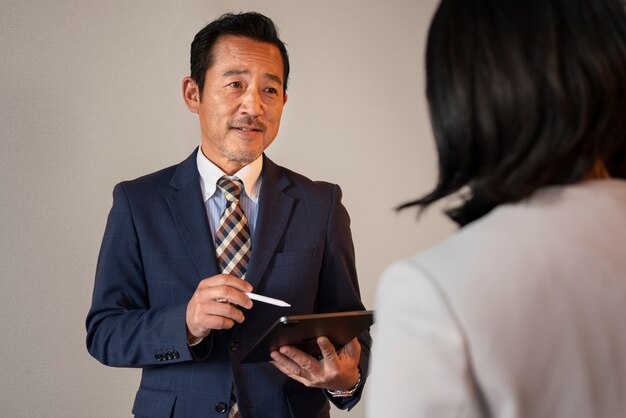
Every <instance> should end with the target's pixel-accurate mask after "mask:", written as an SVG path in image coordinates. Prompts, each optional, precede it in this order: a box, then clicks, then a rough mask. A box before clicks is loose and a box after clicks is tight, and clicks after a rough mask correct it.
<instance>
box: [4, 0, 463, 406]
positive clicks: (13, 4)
mask: <svg viewBox="0 0 626 418" xmlns="http://www.w3.org/2000/svg"><path fill="white" fill-rule="evenodd" d="M435 3H436V1H435V0H419V1H415V0H387V1H373V0H372V1H364V0H317V1H294V0H271V1H270V0H268V1H247V2H246V1H225V0H223V1H199V0H195V1H186V2H182V1H167V0H161V1H154V0H153V1H145V0H141V1H121V0H111V1H93V0H57V1H11V0H2V3H1V7H0V92H1V95H0V106H1V110H0V150H1V152H0V170H1V178H0V195H1V196H2V199H1V201H0V225H1V233H2V238H1V242H0V257H1V258H0V277H1V283H2V287H1V291H0V327H1V328H0V358H2V362H1V364H2V366H1V369H0V370H1V371H0V373H1V374H2V378H1V380H0V416H2V417H64V418H68V417H92V418H94V417H95V418H97V417H102V418H110V417H125V416H130V409H131V405H132V401H133V398H134V394H135V391H136V388H137V384H138V381H139V371H137V370H127V369H113V368H108V367H105V366H102V365H100V364H99V363H98V362H97V361H96V360H94V359H92V358H91V357H89V355H88V354H87V352H86V349H85V343H84V339H85V331H84V317H85V314H86V312H87V310H88V308H89V303H90V297H91V290H92V284H93V275H94V269H95V264H96V258H97V254H98V249H99V245H100V240H101V238H102V233H103V229H104V225H105V220H106V215H107V213H108V211H109V208H110V206H111V191H112V188H113V186H114V184H115V183H117V182H119V181H121V180H123V179H130V178H134V177H137V176H139V175H142V174H145V173H148V172H151V171H154V170H157V169H159V168H162V167H164V166H167V165H171V164H174V163H177V162H179V161H180V160H182V159H183V158H184V157H186V156H187V155H188V154H189V153H190V152H191V150H192V149H193V148H194V147H195V146H196V145H197V144H199V142H200V135H199V129H198V124H197V120H196V117H195V115H192V114H191V113H189V112H188V110H187V108H186V107H185V105H184V104H183V101H182V98H181V87H180V86H181V79H182V77H183V76H185V75H187V73H188V68H187V63H188V49H189V44H190V42H191V39H192V38H193V35H194V34H195V33H196V31H197V30H199V29H200V28H201V27H202V26H203V25H204V24H205V23H207V22H208V21H209V20H211V19H212V18H214V17H217V16H218V15H220V14H221V13H223V12H226V11H240V10H250V9H256V10H259V11H261V12H263V13H266V14H267V15H269V16H271V17H272V18H273V19H274V20H275V22H276V23H277V25H278V26H279V28H280V31H281V35H282V38H283V39H284V40H285V41H286V42H287V44H288V48H289V51H290V55H291V60H292V61H291V62H292V79H291V84H290V88H289V102H288V103H287V106H286V108H285V112H284V114H283V123H282V128H281V131H280V133H279V136H278V138H277V139H276V141H275V142H274V144H273V145H272V146H271V147H270V149H269V151H268V154H269V156H270V157H271V158H273V159H274V160H275V161H276V162H278V163H280V164H282V165H285V166H288V167H290V168H292V169H295V170H296V171H299V172H301V173H303V174H305V175H307V176H309V177H311V178H314V179H320V180H328V181H332V182H335V183H338V184H340V185H341V186H342V188H343V190H344V203H345V205H346V206H347V208H348V210H349V212H350V214H351V216H352V227H353V234H354V239H355V245H356V251H357V263H358V266H357V267H358V270H359V274H360V281H361V286H362V293H363V297H364V301H365V304H366V306H367V307H368V308H373V307H374V292H375V287H376V283H377V280H378V277H379V275H380V273H381V272H382V270H383V269H384V267H385V266H386V265H387V264H389V263H390V262H391V261H392V260H394V259H396V258H400V257H406V256H408V255H411V254H413V253H415V252H416V251H418V250H420V249H422V248H424V247H426V246H428V245H431V244H432V243H434V242H436V241H437V240H439V239H441V238H442V237H443V236H445V235H447V234H448V233H449V232H450V231H451V230H452V226H451V225H450V223H448V222H447V221H446V220H444V218H443V217H442V216H441V215H440V214H439V213H438V212H437V211H430V212H428V213H427V214H426V215H425V216H423V217H422V218H420V222H419V223H417V222H416V215H415V212H413V211H409V212H406V213H401V214H396V213H394V212H393V210H392V208H393V207H394V206H395V205H397V204H398V203H400V202H403V201H405V200H407V199H410V198H413V197H416V196H417V195H419V194H421V193H423V192H425V191H427V190H428V189H429V188H430V187H431V186H432V185H433V184H434V181H435V178H436V162H435V161H436V160H435V154H434V146H433V143H432V135H431V132H430V128H429V125H428V120H427V111H426V107H425V100H424V97H423V96H424V95H423V91H424V85H423V78H424V74H423V69H422V56H423V48H424V42H425V36H426V31H427V27H428V22H429V20H430V18H431V15H432V12H433V10H434V7H435ZM374 331H375V330H374ZM390 383H391V384H393V382H390ZM343 415H344V414H343V413H341V412H337V411H335V412H333V416H335V417H339V416H343ZM349 416H352V417H363V416H364V411H363V406H362V405H360V406H358V407H357V408H356V409H355V410H353V412H351V413H350V414H349Z"/></svg>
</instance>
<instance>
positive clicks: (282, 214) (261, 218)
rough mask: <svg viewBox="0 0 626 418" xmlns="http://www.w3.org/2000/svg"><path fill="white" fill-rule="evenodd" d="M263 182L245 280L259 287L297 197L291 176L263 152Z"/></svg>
mask: <svg viewBox="0 0 626 418" xmlns="http://www.w3.org/2000/svg"><path fill="white" fill-rule="evenodd" d="M261 175H262V176H263V184H262V186H261V191H260V193H259V213H258V216H257V220H256V229H255V232H254V237H253V238H252V257H251V258H250V264H249V265H248V271H247V273H246V280H248V281H249V282H250V284H252V286H254V288H257V287H258V285H259V283H260V282H261V281H262V279H263V276H264V275H265V272H266V270H267V266H268V265H269V262H270V260H271V259H272V256H273V255H274V253H275V252H276V247H278V244H279V242H280V239H281V238H282V236H283V233H284V231H285V228H286V226H287V223H288V221H289V218H290V216H291V209H292V206H293V202H294V198H293V197H292V196H291V195H289V193H288V188H289V187H290V186H291V184H292V183H291V180H290V179H289V177H287V175H286V174H285V171H284V170H283V169H281V168H280V167H279V166H277V165H276V164H274V162H272V160H270V159H269V158H267V156H265V155H263V172H262V173H261Z"/></svg>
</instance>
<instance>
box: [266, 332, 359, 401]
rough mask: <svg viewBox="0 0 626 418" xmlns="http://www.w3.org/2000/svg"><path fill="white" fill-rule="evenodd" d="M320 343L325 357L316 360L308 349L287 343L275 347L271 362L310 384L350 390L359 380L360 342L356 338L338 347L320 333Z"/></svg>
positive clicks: (318, 386)
mask: <svg viewBox="0 0 626 418" xmlns="http://www.w3.org/2000/svg"><path fill="white" fill-rule="evenodd" d="M317 345H318V346H319V348H320V351H321V352H322V356H323V358H322V359H320V360H317V359H316V358H314V357H311V356H310V355H308V354H307V353H305V352H303V351H301V350H299V349H297V348H295V347H292V346H289V345H285V346H282V347H280V348H279V350H278V351H272V353H271V356H272V360H274V361H272V364H273V365H274V366H276V368H277V369H279V370H280V371H281V372H283V373H285V374H286V375H287V376H289V377H291V378H292V379H294V380H297V381H298V382H300V383H302V384H303V385H305V386H308V387H315V388H322V389H328V390H347V389H350V388H352V387H354V386H355V385H356V383H357V381H358V380H359V370H358V365H359V358H360V356H361V344H359V342H358V340H357V339H356V338H355V339H353V340H352V341H350V342H349V343H348V344H346V345H345V346H343V347H342V348H341V349H340V350H339V351H335V347H334V346H333V344H332V343H331V342H330V340H329V339H328V338H326V337H319V338H318V339H317Z"/></svg>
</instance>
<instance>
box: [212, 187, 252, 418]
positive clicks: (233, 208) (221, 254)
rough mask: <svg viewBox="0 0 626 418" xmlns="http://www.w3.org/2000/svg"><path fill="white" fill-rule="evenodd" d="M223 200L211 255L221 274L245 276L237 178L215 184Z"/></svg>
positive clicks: (235, 414)
mask: <svg viewBox="0 0 626 418" xmlns="http://www.w3.org/2000/svg"><path fill="white" fill-rule="evenodd" d="M217 187H219V188H220V190H221V191H222V193H223V194H224V196H225V197H226V210H224V214H223V215H222V218H221V219H220V225H219V228H218V229H217V231H216V233H215V252H216V254H217V260H218V261H219V264H220V268H221V269H222V273H225V274H232V275H233V276H237V277H241V278H242V279H244V278H245V277H246V270H247V268H248V261H250V252H251V249H252V242H251V240H250V228H249V227H248V219H247V218H246V215H245V214H244V213H243V210H241V206H240V205H239V195H240V194H241V187H242V182H241V180H239V179H238V178H234V179H232V180H231V179H228V178H226V177H221V178H220V179H219V180H218V181H217ZM228 418H239V406H238V405H237V397H236V395H235V388H234V387H233V388H232V390H231V394H230V410H229V411H228Z"/></svg>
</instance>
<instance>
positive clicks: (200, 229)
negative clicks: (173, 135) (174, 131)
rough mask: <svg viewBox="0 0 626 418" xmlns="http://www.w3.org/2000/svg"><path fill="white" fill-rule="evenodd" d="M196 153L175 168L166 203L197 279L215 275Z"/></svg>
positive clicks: (212, 247)
mask: <svg viewBox="0 0 626 418" xmlns="http://www.w3.org/2000/svg"><path fill="white" fill-rule="evenodd" d="M197 150H198V149H197V148H196V150H195V151H194V152H193V153H192V154H191V155H190V156H189V157H188V158H187V159H186V160H185V161H183V162H182V163H180V164H179V165H178V167H177V168H176V171H175V173H174V175H173V176H172V180H171V181H170V185H171V186H172V187H174V188H175V189H177V190H178V191H177V192H175V193H174V194H173V195H172V196H171V197H169V198H167V203H168V205H169V207H170V210H171V212H172V216H173V217H174V221H175V222H176V227H177V229H178V233H179V234H180V236H181V237H182V239H183V241H184V242H185V244H186V245H187V248H188V249H189V253H190V254H191V258H192V259H193V262H194V264H195V266H196V268H197V270H198V273H199V274H200V278H201V279H204V278H206V277H210V276H214V275H216V274H218V273H219V268H218V265H217V260H216V257H215V245H214V243H213V240H212V239H211V229H210V227H209V221H208V219H207V214H206V209H205V207H204V202H203V199H202V189H201V188H200V180H199V174H198V167H197V165H196V153H197Z"/></svg>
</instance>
